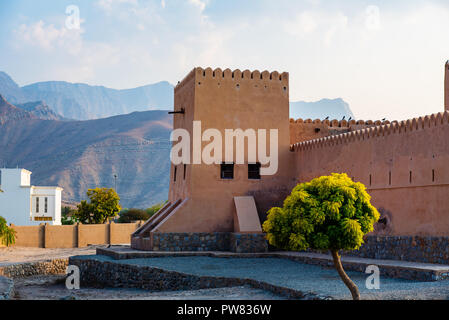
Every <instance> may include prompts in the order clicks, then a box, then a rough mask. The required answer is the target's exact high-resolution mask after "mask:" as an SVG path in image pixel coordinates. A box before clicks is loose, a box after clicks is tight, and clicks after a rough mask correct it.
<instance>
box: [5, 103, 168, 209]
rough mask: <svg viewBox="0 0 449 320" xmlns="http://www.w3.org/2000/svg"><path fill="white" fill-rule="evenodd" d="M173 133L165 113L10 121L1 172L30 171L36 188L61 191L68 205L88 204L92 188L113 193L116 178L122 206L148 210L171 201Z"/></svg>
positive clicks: (6, 123) (148, 112) (6, 126)
mask: <svg viewBox="0 0 449 320" xmlns="http://www.w3.org/2000/svg"><path fill="white" fill-rule="evenodd" d="M16 109H18V108H16ZM0 110H1V107H0ZM18 110H20V109H18ZM20 111H22V112H26V111H23V110H20ZM0 112H1V111H0ZM0 114H1V113H0ZM28 114H29V113H28ZM171 129H172V116H171V115H168V112H167V111H146V112H135V113H132V114H128V115H121V116H115V117H111V118H106V119H99V120H89V121H54V120H40V119H22V120H21V122H20V123H18V122H17V121H14V122H12V121H9V122H5V123H4V124H3V125H0V150H1V152H0V167H3V166H7V167H14V168H15V167H16V166H19V167H23V168H26V169H28V170H31V171H32V172H33V175H32V177H31V179H32V180H31V182H32V184H34V185H44V186H45V185H59V186H61V187H63V188H64V191H63V199H64V200H69V201H79V200H81V199H85V198H86V191H87V189H89V188H95V187H114V174H117V176H118V179H117V189H118V192H119V195H120V197H121V204H122V206H124V207H141V208H145V207H148V206H150V205H152V204H154V203H156V202H159V201H163V200H166V199H167V197H168V185H169V170H170V147H171V144H170V142H169V137H170V131H171Z"/></svg>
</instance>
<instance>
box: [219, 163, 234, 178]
mask: <svg viewBox="0 0 449 320" xmlns="http://www.w3.org/2000/svg"><path fill="white" fill-rule="evenodd" d="M220 178H221V179H234V164H233V163H222V164H221V168H220Z"/></svg>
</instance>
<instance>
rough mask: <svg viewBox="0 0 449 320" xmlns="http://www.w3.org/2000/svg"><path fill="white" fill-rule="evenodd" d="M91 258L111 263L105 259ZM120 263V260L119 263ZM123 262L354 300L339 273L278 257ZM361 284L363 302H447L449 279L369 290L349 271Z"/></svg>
mask: <svg viewBox="0 0 449 320" xmlns="http://www.w3.org/2000/svg"><path fill="white" fill-rule="evenodd" d="M90 257H91V258H95V259H100V260H107V261H111V260H112V259H111V258H109V257H106V256H90ZM116 262H118V261H116ZM120 262H121V263H127V264H133V265H146V266H154V267H159V268H162V269H165V270H173V271H179V272H183V273H189V274H195V275H208V276H219V277H223V276H224V277H237V278H253V279H256V280H261V281H265V282H269V283H272V284H275V285H279V286H283V287H290V288H294V289H297V290H301V291H303V292H314V293H317V294H320V295H325V296H332V297H333V298H335V299H351V296H350V293H349V291H348V289H347V288H346V287H345V285H344V284H343V282H342V281H341V280H340V278H339V276H338V274H337V271H336V270H334V269H326V268H322V267H320V266H314V265H308V264H304V263H300V262H295V261H291V260H286V259H278V258H253V259H249V258H248V259H247V258H211V257H164V258H148V259H129V260H120ZM348 275H349V276H350V277H351V279H352V280H353V281H354V282H355V283H356V284H357V285H358V287H359V290H360V293H361V296H362V299H370V300H372V299H374V300H378V299H382V300H384V299H388V300H430V299H438V300H441V299H443V300H448V299H449V280H445V281H436V282H419V281H410V280H402V279H392V278H382V275H380V289H379V290H368V289H367V288H366V286H365V281H366V278H367V276H368V275H367V274H364V273H360V272H348Z"/></svg>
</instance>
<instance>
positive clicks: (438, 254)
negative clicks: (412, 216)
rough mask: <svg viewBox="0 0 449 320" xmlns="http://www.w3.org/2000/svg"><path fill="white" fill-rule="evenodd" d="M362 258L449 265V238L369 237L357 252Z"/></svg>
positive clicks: (353, 252) (352, 252)
mask: <svg viewBox="0 0 449 320" xmlns="http://www.w3.org/2000/svg"><path fill="white" fill-rule="evenodd" d="M345 254H347V255H351V256H357V257H361V258H371V259H387V260H402V261H414V262H424V263H439V264H449V237H420V236H367V237H366V239H365V243H364V244H363V246H362V247H361V248H360V249H359V250H357V251H351V252H346V253H345Z"/></svg>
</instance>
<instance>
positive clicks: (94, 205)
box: [74, 188, 121, 224]
mask: <svg viewBox="0 0 449 320" xmlns="http://www.w3.org/2000/svg"><path fill="white" fill-rule="evenodd" d="M87 196H88V197H89V199H90V203H88V202H87V201H86V200H83V201H81V203H80V204H79V205H78V210H77V211H76V212H75V213H74V217H75V219H76V220H77V221H79V222H80V223H85V224H101V223H105V222H107V220H108V219H109V218H113V217H116V216H117V215H118V213H119V212H120V210H121V207H120V204H119V202H120V197H119V196H118V194H117V192H115V190H114V189H108V188H96V189H89V190H88V191H87Z"/></svg>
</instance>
